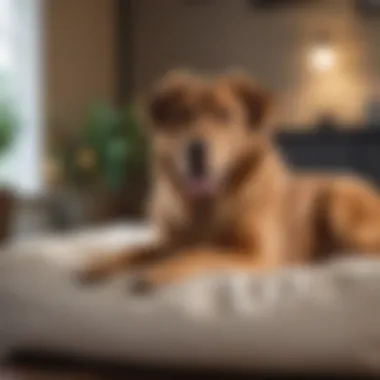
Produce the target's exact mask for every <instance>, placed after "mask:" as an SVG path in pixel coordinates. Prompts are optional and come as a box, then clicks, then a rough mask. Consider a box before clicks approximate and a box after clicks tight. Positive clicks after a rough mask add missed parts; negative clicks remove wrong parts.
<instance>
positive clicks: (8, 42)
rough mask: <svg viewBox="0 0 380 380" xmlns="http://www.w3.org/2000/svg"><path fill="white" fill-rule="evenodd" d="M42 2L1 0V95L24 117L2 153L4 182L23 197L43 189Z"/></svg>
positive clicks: (0, 165)
mask: <svg viewBox="0 0 380 380" xmlns="http://www.w3.org/2000/svg"><path fill="white" fill-rule="evenodd" d="M42 1H43V0H0V97H1V98H3V99H4V98H9V99H10V100H11V101H12V104H13V105H14V108H15V112H16V117H17V118H18V119H19V122H20V123H19V128H18V130H17V135H16V139H15V141H14V143H13V145H12V147H11V149H10V150H9V151H8V152H7V153H6V155H5V156H3V155H1V156H0V186H1V185H3V186H4V185H9V186H11V187H12V188H13V189H14V190H15V191H17V192H18V193H19V194H20V195H21V196H31V195H32V196H33V195H38V194H39V193H41V191H42V153H43V152H42V149H43V141H42V132H43V131H42V125H43V120H42V88H43V84H42V75H41V73H42Z"/></svg>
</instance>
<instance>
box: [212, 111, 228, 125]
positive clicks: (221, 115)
mask: <svg viewBox="0 0 380 380" xmlns="http://www.w3.org/2000/svg"><path fill="white" fill-rule="evenodd" d="M214 117H215V118H216V120H217V121H219V122H220V123H223V124H228V123H229V122H230V121H231V113H230V111H229V110H228V109H227V108H222V107H220V108H218V109H216V110H214Z"/></svg>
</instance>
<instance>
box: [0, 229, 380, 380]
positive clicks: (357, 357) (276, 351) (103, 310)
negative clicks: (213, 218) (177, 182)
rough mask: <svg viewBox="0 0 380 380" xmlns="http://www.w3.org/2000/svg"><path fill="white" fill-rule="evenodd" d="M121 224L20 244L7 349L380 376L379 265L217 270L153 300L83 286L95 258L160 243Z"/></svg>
mask: <svg viewBox="0 0 380 380" xmlns="http://www.w3.org/2000/svg"><path fill="white" fill-rule="evenodd" d="M154 236H155V231H154V229H153V228H151V227H150V226H148V225H122V226H112V227H107V228H100V229H99V228H98V229H93V230H90V231H80V232H76V233H70V234H66V235H46V236H44V237H41V238H29V239H27V240H24V241H18V242H14V243H12V244H11V245H9V247H7V248H6V249H5V252H3V253H2V254H1V260H0V305H1V312H0V350H1V352H2V353H3V354H5V353H9V352H11V351H13V350H18V349H33V350H40V351H50V352H54V353H62V354H70V355H79V356H81V357H84V358H94V359H102V360H108V359H110V360H113V361H120V362H129V363H130V362H136V363H144V364H150V365H159V366H173V367H181V366H185V367H190V366H191V367H193V368H195V367H197V368H216V369H220V370H224V369H232V370H239V369H241V370H264V371H265V370H271V371H281V370H291V371H297V370H300V371H305V370H319V371H326V370H327V371H332V370H344V371H348V370H349V371H353V370H358V371H361V372H363V371H368V372H372V373H377V372H379V373H380V263H378V262H373V261H368V260H359V259H356V260H352V259H350V260H348V259H345V260H344V261H340V262H335V263H329V264H326V265H324V266H319V267H312V268H293V269H283V270H281V271H280V272H278V273H276V274H272V275H266V276H264V275H259V274H258V275H254V276H252V275H248V274H245V273H237V272H233V271H231V272H220V273H210V274H208V275H204V276H202V277H198V278H192V279H190V280H188V281H185V282H183V283H181V284H177V285H173V286H169V287H167V288H164V289H161V290H160V291H158V292H155V293H152V294H148V295H144V296H142V295H137V294H134V293H132V292H131V290H130V289H131V287H129V281H130V278H129V277H128V276H126V275H121V276H119V277H116V278H114V279H113V280H111V281H110V282H107V283H104V284H101V285H96V286H93V287H81V286H78V284H77V283H75V281H73V277H72V273H73V270H74V269H75V268H79V266H80V265H82V264H83V263H84V262H85V260H87V259H88V258H89V256H90V255H96V254H100V253H101V252H104V251H115V250H117V249H118V248H120V247H122V246H126V245H128V244H131V243H132V242H137V241H141V242H143V241H147V240H150V239H154Z"/></svg>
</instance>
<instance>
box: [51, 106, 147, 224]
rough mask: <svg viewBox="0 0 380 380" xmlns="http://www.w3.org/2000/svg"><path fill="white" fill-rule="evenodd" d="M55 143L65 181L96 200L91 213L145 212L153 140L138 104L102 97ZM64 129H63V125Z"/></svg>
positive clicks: (101, 215) (85, 199)
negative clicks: (113, 102)
mask: <svg viewBox="0 0 380 380" xmlns="http://www.w3.org/2000/svg"><path fill="white" fill-rule="evenodd" d="M68 130H69V129H68V128H66V129H65V133H64V136H63V135H62V133H60V134H59V136H58V137H57V136H56V139H55V140H56V143H55V144H52V150H51V152H52V156H53V157H55V160H56V161H58V162H59V166H60V167H61V170H62V172H63V176H64V179H65V183H66V184H67V185H68V186H69V187H71V188H75V189H76V192H77V194H81V197H82V199H83V202H82V203H84V202H87V203H88V202H89V201H90V200H91V202H90V203H91V207H90V208H92V215H91V216H90V219H101V220H104V219H110V218H118V217H125V216H133V217H137V216H140V215H141V214H142V211H143V204H144V198H145V191H146V189H147V181H146V179H147V170H146V169H147V144H146V141H145V137H144V134H143V132H142V128H140V125H139V123H138V120H137V117H136V113H135V109H134V107H133V106H131V105H129V106H126V107H124V108H122V109H118V108H116V107H113V106H112V105H110V104H107V103H102V102H97V103H95V104H94V105H92V106H91V107H90V108H89V110H88V112H87V114H86V116H85V119H84V121H83V124H82V125H80V126H79V127H78V128H75V129H72V130H71V132H70V133H68V132H67V131H68ZM61 131H62V129H61Z"/></svg>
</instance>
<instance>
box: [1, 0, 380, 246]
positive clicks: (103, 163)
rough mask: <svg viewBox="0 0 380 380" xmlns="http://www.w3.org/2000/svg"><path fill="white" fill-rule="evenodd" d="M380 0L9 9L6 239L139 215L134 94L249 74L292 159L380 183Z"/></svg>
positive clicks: (85, 1)
mask: <svg viewBox="0 0 380 380" xmlns="http://www.w3.org/2000/svg"><path fill="white" fill-rule="evenodd" d="M379 46H380V1H377V0H372V1H371V0H357V1H355V0H328V1H327V0H301V1H295V0H160V1H153V0H0V235H1V239H3V240H5V239H8V238H9V237H10V236H15V235H17V234H19V233H21V234H23V236H24V235H25V234H35V233H40V232H41V231H69V230H72V229H75V228H80V227H86V226H90V225H94V224H99V223H118V222H119V221H121V220H127V219H140V218H143V215H144V213H143V211H144V203H145V202H144V201H145V197H146V194H147V190H148V189H149V179H148V175H147V152H148V147H147V142H146V140H145V138H144V136H143V134H142V133H141V130H142V128H140V127H141V126H140V125H139V121H138V120H137V119H136V117H135V111H134V99H135V96H136V95H138V94H140V93H143V92H144V91H145V90H146V89H147V88H148V87H149V85H150V84H151V83H152V81H154V80H155V79H157V78H159V77H160V76H161V75H163V74H164V73H165V72H166V71H167V70H169V69H172V68H177V67H189V68H193V69H196V70H201V71H203V72H206V73H209V72H210V73H213V72H218V71H223V70H226V69H231V68H243V69H245V70H247V71H248V72H249V73H251V74H252V75H253V76H255V77H257V78H258V80H259V81H260V82H261V83H262V84H263V85H265V86H267V87H268V88H269V89H271V90H272V91H274V92H275V94H276V107H275V112H274V114H273V123H274V125H275V126H276V128H277V130H278V136H277V138H278V144H279V146H280V148H281V149H282V150H283V152H284V154H285V155H286V157H287V159H288V160H289V161H290V162H291V163H293V164H294V165H296V166H298V167H305V168H308V169H321V168H323V169H329V170H336V169H339V170H342V169H344V170H352V171H355V172H359V173H360V174H363V175H366V176H369V177H371V178H372V179H373V180H375V181H377V180H378V179H380V169H379V164H378V163H379V162H380V131H379V127H380V49H379Z"/></svg>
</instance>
